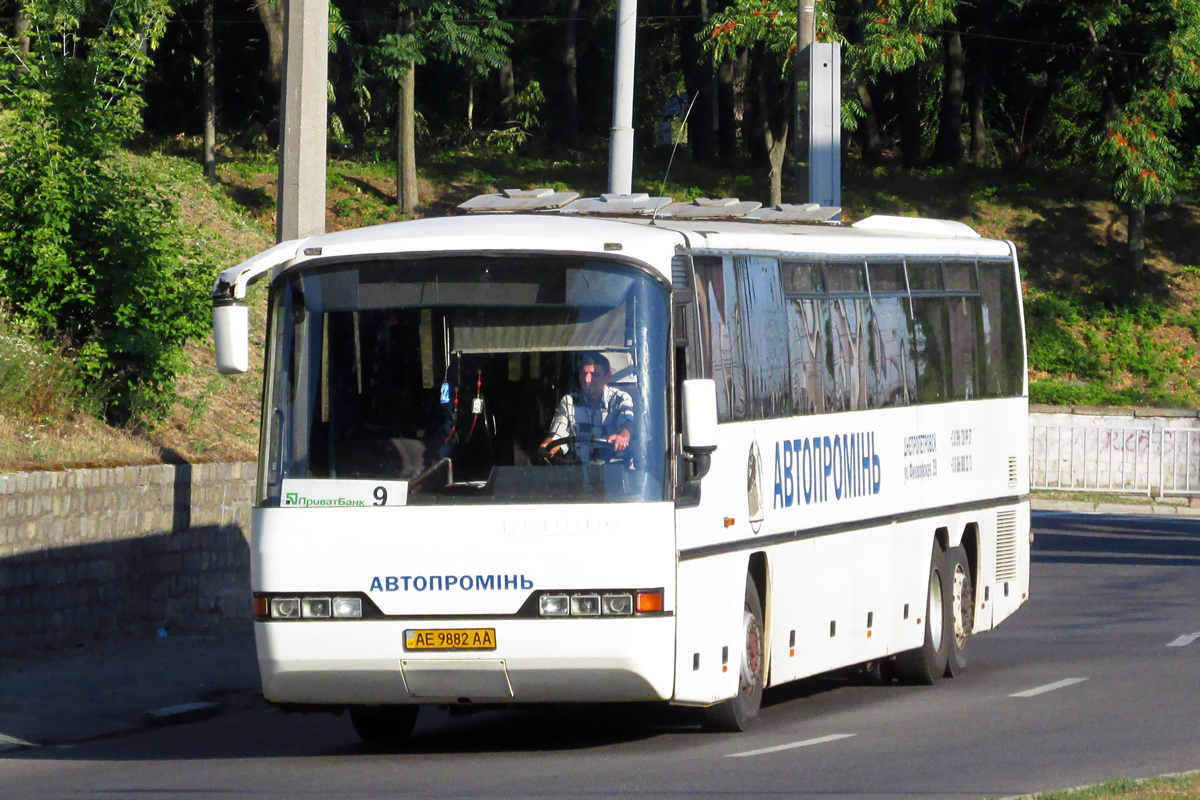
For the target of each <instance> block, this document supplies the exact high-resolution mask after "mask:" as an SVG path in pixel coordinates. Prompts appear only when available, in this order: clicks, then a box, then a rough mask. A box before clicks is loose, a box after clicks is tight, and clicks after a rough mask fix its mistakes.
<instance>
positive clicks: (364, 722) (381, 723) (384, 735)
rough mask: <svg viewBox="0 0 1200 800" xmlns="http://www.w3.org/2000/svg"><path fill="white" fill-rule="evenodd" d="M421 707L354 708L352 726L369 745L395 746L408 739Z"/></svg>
mask: <svg viewBox="0 0 1200 800" xmlns="http://www.w3.org/2000/svg"><path fill="white" fill-rule="evenodd" d="M419 710H420V706H352V707H351V708H350V724H351V725H353V726H354V732H355V733H357V734H358V738H360V739H362V740H363V741H364V742H366V743H367V744H379V745H395V744H399V743H401V742H403V741H405V740H407V739H408V737H409V735H410V734H411V733H412V731H413V728H414V727H415V726H416V724H417V712H418V711H419Z"/></svg>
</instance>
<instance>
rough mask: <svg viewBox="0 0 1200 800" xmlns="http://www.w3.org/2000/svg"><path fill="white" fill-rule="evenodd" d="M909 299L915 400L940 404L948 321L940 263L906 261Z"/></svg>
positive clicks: (945, 394) (946, 384)
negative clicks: (915, 387)
mask: <svg viewBox="0 0 1200 800" xmlns="http://www.w3.org/2000/svg"><path fill="white" fill-rule="evenodd" d="M905 267H906V270H907V272H908V286H909V291H910V293H911V297H912V299H911V300H910V306H909V307H910V309H911V313H912V341H913V357H914V361H915V363H916V368H917V370H916V372H917V402H919V403H942V402H945V401H947V400H949V399H951V398H950V321H949V319H948V318H947V309H946V296H945V293H944V290H943V288H942V277H941V273H942V269H941V267H942V265H941V264H940V263H938V262H921V261H908V262H907V263H906V264H905Z"/></svg>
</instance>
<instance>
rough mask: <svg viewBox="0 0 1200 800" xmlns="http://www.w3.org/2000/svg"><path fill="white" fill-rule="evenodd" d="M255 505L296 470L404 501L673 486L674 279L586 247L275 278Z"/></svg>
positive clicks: (623, 492)
mask: <svg viewBox="0 0 1200 800" xmlns="http://www.w3.org/2000/svg"><path fill="white" fill-rule="evenodd" d="M270 304H271V306H270V307H271V312H270V332H269V341H268V355H267V369H266V377H265V380H266V391H265V393H264V409H263V410H264V413H263V435H262V439H261V441H262V444H261V446H262V454H261V458H260V469H261V472H260V476H259V501H260V502H261V503H264V504H267V505H277V504H278V503H279V497H280V489H281V485H282V481H283V480H284V479H285V478H288V479H319V478H339V479H356V478H359V479H364V480H398V481H406V482H407V484H408V486H407V503H408V504H410V505H420V504H461V503H497V504H500V503H504V504H512V503H561V502H576V503H586V502H637V501H653V500H663V499H664V498H665V497H666V493H667V492H668V491H669V489H668V481H667V477H668V476H667V463H668V462H667V453H668V445H669V442H668V441H667V436H666V430H667V423H666V416H667V405H666V399H667V398H666V393H667V374H666V373H667V363H668V362H667V357H668V352H669V345H668V340H667V335H668V312H667V308H668V292H667V288H666V287H665V285H664V284H663V283H662V282H660V281H659V280H657V279H656V278H655V277H653V276H652V275H651V274H650V273H649V272H646V271H643V270H640V269H637V268H635V267H632V266H628V265H625V264H621V263H618V262H615V261H605V260H600V259H596V258H589V257H562V256H511V257H481V256H465V257H464V256H456V257H440V258H422V259H407V260H406V259H395V258H393V259H389V260H372V261H365V262H353V263H346V262H340V263H336V264H333V265H324V266H314V267H311V268H307V269H300V270H297V271H295V272H291V273H287V274H285V275H283V276H281V277H280V278H279V279H277V280H276V282H275V284H274V286H273V287H272V290H271V298H270Z"/></svg>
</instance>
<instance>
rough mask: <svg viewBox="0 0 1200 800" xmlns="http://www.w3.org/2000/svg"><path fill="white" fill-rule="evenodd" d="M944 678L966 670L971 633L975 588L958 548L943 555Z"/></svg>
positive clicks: (963, 557)
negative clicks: (945, 628) (944, 560)
mask: <svg viewBox="0 0 1200 800" xmlns="http://www.w3.org/2000/svg"><path fill="white" fill-rule="evenodd" d="M946 584H947V589H948V591H947V593H946V594H947V596H946V607H947V613H946V624H947V626H948V627H949V629H950V630H949V631H948V636H947V637H946V644H947V650H946V677H947V678H953V677H954V676H955V675H958V674H960V673H961V672H962V671H963V670H964V669H966V668H967V640H968V639H970V638H971V632H972V631H974V630H975V588H974V586H973V585H972V584H971V566H970V564H968V563H967V553H966V551H965V550H963V548H961V547H954V548H951V550H950V552H948V553H946Z"/></svg>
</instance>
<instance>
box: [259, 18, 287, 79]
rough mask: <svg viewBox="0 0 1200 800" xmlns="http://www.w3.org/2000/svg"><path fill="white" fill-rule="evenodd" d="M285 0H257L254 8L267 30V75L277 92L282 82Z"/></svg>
mask: <svg viewBox="0 0 1200 800" xmlns="http://www.w3.org/2000/svg"><path fill="white" fill-rule="evenodd" d="M285 1H286V0H259V2H258V4H257V5H255V6H254V9H255V10H256V11H257V12H258V18H259V19H260V20H262V24H263V27H264V28H266V31H267V58H268V63H267V77H268V78H270V79H271V85H272V86H274V87H275V89H276V93H278V89H279V87H280V86H281V85H282V84H283V4H284V2H285Z"/></svg>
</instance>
